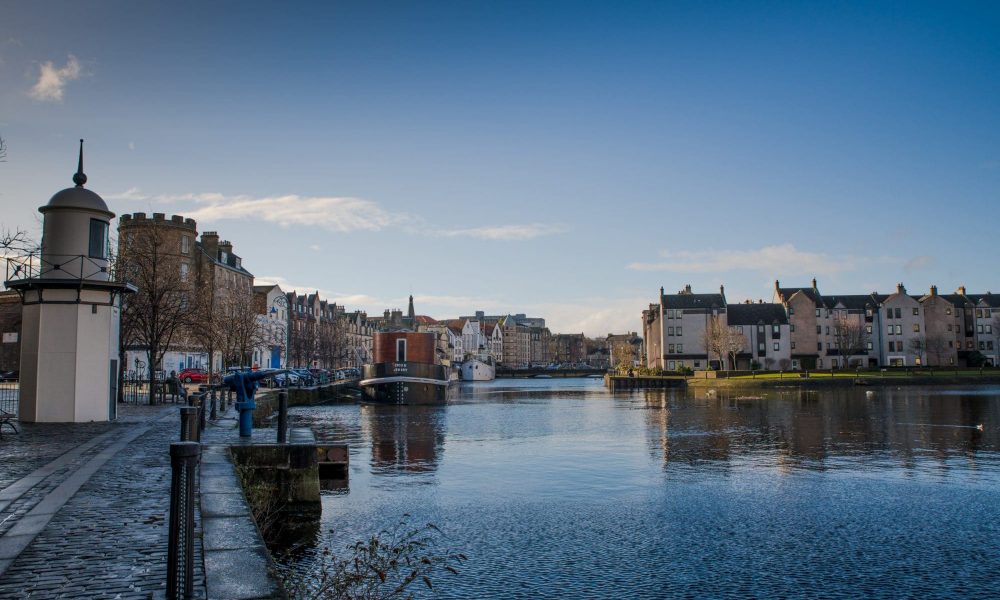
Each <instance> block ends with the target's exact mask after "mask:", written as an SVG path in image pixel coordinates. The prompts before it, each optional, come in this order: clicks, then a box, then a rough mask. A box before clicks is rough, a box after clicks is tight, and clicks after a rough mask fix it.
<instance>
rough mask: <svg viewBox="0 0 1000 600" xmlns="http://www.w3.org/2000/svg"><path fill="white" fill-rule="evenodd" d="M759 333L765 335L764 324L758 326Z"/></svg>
mask: <svg viewBox="0 0 1000 600" xmlns="http://www.w3.org/2000/svg"><path fill="white" fill-rule="evenodd" d="M757 335H764V326H763V325H758V326H757Z"/></svg>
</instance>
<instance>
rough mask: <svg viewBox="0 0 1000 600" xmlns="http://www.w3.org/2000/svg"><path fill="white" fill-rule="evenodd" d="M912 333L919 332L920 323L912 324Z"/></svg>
mask: <svg viewBox="0 0 1000 600" xmlns="http://www.w3.org/2000/svg"><path fill="white" fill-rule="evenodd" d="M913 333H920V323H914V324H913Z"/></svg>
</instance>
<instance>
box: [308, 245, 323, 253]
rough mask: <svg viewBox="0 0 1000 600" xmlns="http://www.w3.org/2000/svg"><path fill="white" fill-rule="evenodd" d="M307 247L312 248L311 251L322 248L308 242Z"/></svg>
mask: <svg viewBox="0 0 1000 600" xmlns="http://www.w3.org/2000/svg"><path fill="white" fill-rule="evenodd" d="M309 249H310V250H312V251H314V252H319V251H320V250H322V248H320V246H319V244H309Z"/></svg>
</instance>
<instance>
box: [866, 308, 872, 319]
mask: <svg viewBox="0 0 1000 600" xmlns="http://www.w3.org/2000/svg"><path fill="white" fill-rule="evenodd" d="M865 316H866V317H869V318H870V317H871V316H872V309H870V308H866V309H865Z"/></svg>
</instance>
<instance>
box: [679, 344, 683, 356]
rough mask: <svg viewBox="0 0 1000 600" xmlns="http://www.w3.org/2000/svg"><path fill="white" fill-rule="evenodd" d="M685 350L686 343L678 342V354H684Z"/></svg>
mask: <svg viewBox="0 0 1000 600" xmlns="http://www.w3.org/2000/svg"><path fill="white" fill-rule="evenodd" d="M683 352H684V344H677V354H682V353H683Z"/></svg>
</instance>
